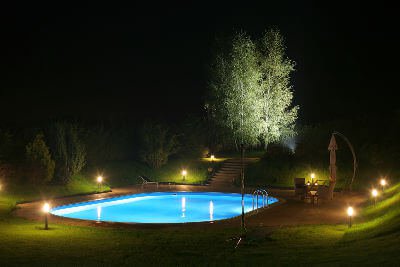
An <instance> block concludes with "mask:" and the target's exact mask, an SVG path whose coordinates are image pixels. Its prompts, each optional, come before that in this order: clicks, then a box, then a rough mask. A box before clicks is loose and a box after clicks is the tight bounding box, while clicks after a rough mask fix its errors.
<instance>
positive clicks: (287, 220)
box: [14, 185, 367, 228]
mask: <svg viewBox="0 0 400 267" xmlns="http://www.w3.org/2000/svg"><path fill="white" fill-rule="evenodd" d="M252 190H254V189H252V188H248V189H247V190H246V191H247V192H246V193H250V192H252ZM155 191H160V192H162V191H197V192H235V193H239V192H240V188H237V187H230V188H220V187H218V186H212V185H211V186H190V185H171V186H169V185H160V186H159V187H158V189H157V187H156V186H155V185H147V186H145V187H144V188H143V189H142V187H141V186H140V185H138V186H130V187H122V188H113V189H112V192H108V193H100V194H91V195H83V196H72V197H65V198H60V199H55V200H52V201H51V205H52V206H59V205H65V204H70V203H77V202H86V201H92V200H97V199H102V198H110V197H116V196H121V195H127V194H135V193H143V192H155ZM269 193H270V195H271V196H273V197H277V198H279V199H280V202H278V203H276V204H273V205H271V206H270V207H269V208H263V209H260V210H259V211H258V212H252V213H251V214H246V225H247V226H248V227H253V226H254V227H256V226H261V227H280V226H294V225H307V224H341V223H346V222H347V216H346V208H347V206H348V205H352V206H353V207H355V208H357V206H359V205H360V204H362V203H363V202H365V201H366V200H367V196H366V195H365V194H362V193H352V194H346V195H345V194H342V193H335V197H334V200H331V201H327V200H320V201H319V203H318V204H316V205H312V204H309V203H305V202H303V201H300V200H298V199H296V198H295V197H294V192H293V190H282V189H270V190H269ZM42 204H43V202H41V201H36V202H31V203H25V204H19V205H18V208H17V209H16V210H15V211H14V214H15V215H16V216H18V217H22V218H25V219H28V220H35V221H36V220H38V221H42V220H43V214H42V213H41V206H42ZM49 223H50V224H53V223H62V224H68V225H80V226H96V227H124V228H125V227H127V228H129V227H133V228H163V227H229V226H231V227H233V226H240V217H236V218H232V219H228V220H221V221H215V222H212V223H210V222H201V223H185V224H140V223H137V224H135V223H109V222H101V223H97V222H95V221H87V220H78V219H70V218H63V217H58V216H54V215H51V214H49Z"/></svg>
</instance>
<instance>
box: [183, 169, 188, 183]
mask: <svg viewBox="0 0 400 267" xmlns="http://www.w3.org/2000/svg"><path fill="white" fill-rule="evenodd" d="M186 175H187V171H186V170H182V180H183V181H185V179H186Z"/></svg>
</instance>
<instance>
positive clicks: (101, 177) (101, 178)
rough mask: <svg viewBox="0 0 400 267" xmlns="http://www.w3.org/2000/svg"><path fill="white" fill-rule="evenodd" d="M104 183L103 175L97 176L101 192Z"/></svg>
mask: <svg viewBox="0 0 400 267" xmlns="http://www.w3.org/2000/svg"><path fill="white" fill-rule="evenodd" d="M102 183H103V176H100V175H99V176H97V184H98V189H99V192H100V191H101V186H102Z"/></svg>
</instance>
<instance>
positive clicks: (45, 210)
mask: <svg viewBox="0 0 400 267" xmlns="http://www.w3.org/2000/svg"><path fill="white" fill-rule="evenodd" d="M42 211H43V213H44V230H49V224H48V220H47V215H48V214H49V212H50V204H49V203H47V202H45V203H44V204H43V207H42Z"/></svg>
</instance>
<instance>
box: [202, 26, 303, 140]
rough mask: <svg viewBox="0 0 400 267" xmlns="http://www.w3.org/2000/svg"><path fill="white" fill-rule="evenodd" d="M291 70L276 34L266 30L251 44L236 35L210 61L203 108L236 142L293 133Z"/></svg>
mask: <svg viewBox="0 0 400 267" xmlns="http://www.w3.org/2000/svg"><path fill="white" fill-rule="evenodd" d="M293 70H294V63H293V62H292V61H291V60H289V59H287V58H286V56H285V46H284V43H283V37H282V36H281V35H280V33H279V31H277V30H270V31H268V32H266V33H265V34H264V36H263V37H262V38H261V39H260V40H259V41H258V42H256V43H255V42H253V41H252V40H251V38H250V37H249V36H248V35H246V34H245V33H239V34H237V35H236V36H235V37H234V38H233V39H232V41H231V42H230V44H229V45H228V49H225V50H223V51H220V53H219V54H218V55H217V56H216V58H215V61H214V64H213V66H212V77H211V81H210V89H211V90H210V91H211V94H210V98H209V101H208V103H207V104H206V107H207V108H208V111H209V113H211V116H212V118H213V119H214V120H215V121H216V123H217V125H218V126H220V127H221V128H225V129H227V130H224V132H225V133H226V132H227V131H229V133H230V134H231V135H232V137H233V139H234V141H235V143H236V144H238V143H245V144H247V145H256V144H258V143H259V142H260V140H263V141H264V143H265V144H268V143H271V142H276V141H280V140H282V139H283V138H285V137H287V136H290V135H292V134H293V133H294V123H295V121H296V119H297V110H298V107H292V100H293V92H292V87H291V85H290V74H291V72H293Z"/></svg>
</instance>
